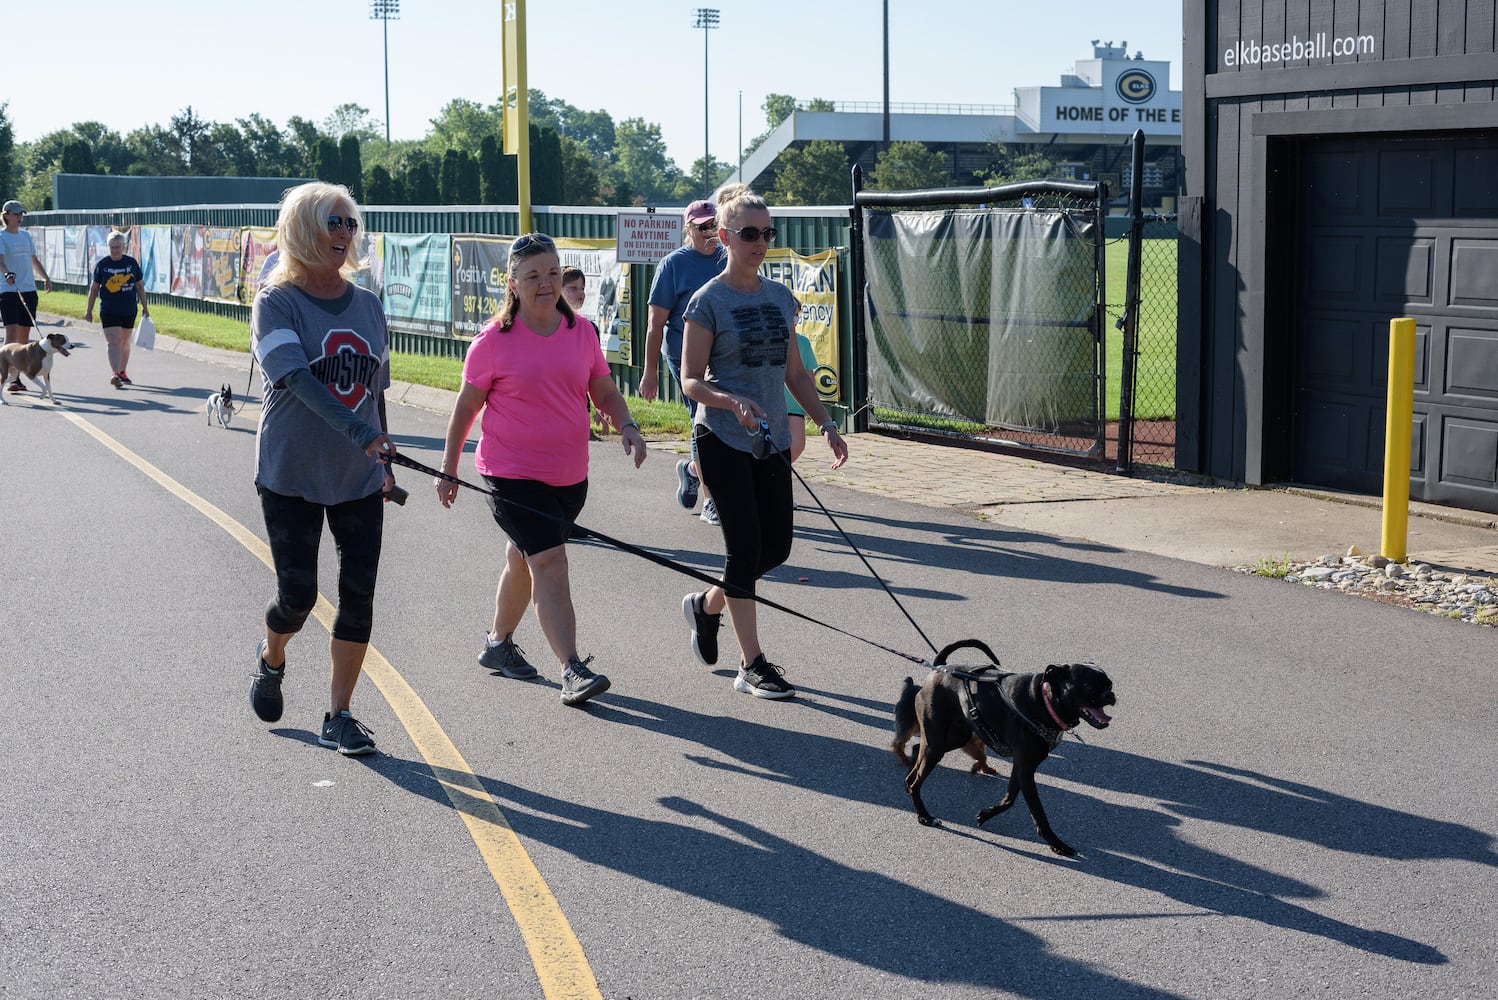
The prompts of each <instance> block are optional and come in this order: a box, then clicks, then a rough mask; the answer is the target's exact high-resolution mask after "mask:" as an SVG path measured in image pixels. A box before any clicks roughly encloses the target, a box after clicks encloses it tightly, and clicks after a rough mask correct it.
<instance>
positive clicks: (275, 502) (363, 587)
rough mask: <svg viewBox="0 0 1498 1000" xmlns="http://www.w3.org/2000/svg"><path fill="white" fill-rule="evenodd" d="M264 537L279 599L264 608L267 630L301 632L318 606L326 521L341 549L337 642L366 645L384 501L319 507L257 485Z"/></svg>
mask: <svg viewBox="0 0 1498 1000" xmlns="http://www.w3.org/2000/svg"><path fill="white" fill-rule="evenodd" d="M255 488H256V489H257V490H258V491H259V492H260V509H261V511H263V512H264V514H265V534H266V537H267V538H268V539H269V540H270V554H271V559H272V561H273V562H275V564H276V596H275V599H273V600H272V601H271V602H270V604H269V605H268V606H267V607H266V609H265V625H266V627H267V628H269V629H270V630H271V631H272V632H278V633H280V634H282V635H289V634H291V633H295V632H300V631H301V630H302V626H303V625H304V624H306V622H307V616H308V615H310V614H311V613H312V608H313V606H314V605H315V604H317V547H318V544H319V543H320V542H321V541H322V525H323V517H324V515H326V517H327V521H328V530H330V531H331V532H332V533H333V543H334V544H335V545H336V546H337V547H338V614H337V616H336V617H334V619H333V638H335V639H343V640H345V641H347V642H368V641H369V633H370V632H371V631H372V630H373V627H374V592H375V577H376V576H377V575H378V573H379V569H380V540H381V537H382V536H383V534H384V526H385V498H384V497H383V495H382V494H381V493H380V492H375V493H371V494H370V495H369V496H367V497H364V498H363V499H361V500H349V501H347V502H345V503H336V504H320V503H312V502H311V501H310V500H303V499H302V498H300V497H288V496H283V495H282V494H280V493H272V492H271V491H270V490H268V489H266V488H265V487H263V486H259V485H258V484H257V485H256V487H255Z"/></svg>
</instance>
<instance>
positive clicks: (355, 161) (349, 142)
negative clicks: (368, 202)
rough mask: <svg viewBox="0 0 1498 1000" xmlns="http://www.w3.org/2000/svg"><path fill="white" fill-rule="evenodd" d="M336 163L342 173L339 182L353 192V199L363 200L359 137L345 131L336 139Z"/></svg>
mask: <svg viewBox="0 0 1498 1000" xmlns="http://www.w3.org/2000/svg"><path fill="white" fill-rule="evenodd" d="M338 163H339V166H340V167H341V168H342V171H343V175H342V177H341V178H340V180H339V183H341V184H343V185H344V186H345V187H347V188H348V189H349V192H350V193H351V194H353V196H354V200H355V201H363V200H364V163H363V160H362V159H361V158H360V155H359V137H358V136H357V135H355V134H354V133H352V132H345V133H344V134H343V138H342V139H340V140H339V141H338Z"/></svg>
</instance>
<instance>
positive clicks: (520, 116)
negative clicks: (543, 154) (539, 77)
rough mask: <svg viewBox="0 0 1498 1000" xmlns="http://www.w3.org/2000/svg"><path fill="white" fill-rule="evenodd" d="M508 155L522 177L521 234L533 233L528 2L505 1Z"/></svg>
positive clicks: (520, 188) (505, 82)
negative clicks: (528, 74) (526, 14)
mask: <svg viewBox="0 0 1498 1000" xmlns="http://www.w3.org/2000/svg"><path fill="white" fill-rule="evenodd" d="M504 11H505V22H504V23H505V28H504V84H505V152H506V153H507V154H509V155H512V156H514V157H515V167H516V173H517V174H518V175H519V176H518V179H519V191H520V197H519V202H520V206H519V207H520V232H521V233H528V232H530V231H531V129H530V113H529V111H528V110H527V106H526V83H525V0H504Z"/></svg>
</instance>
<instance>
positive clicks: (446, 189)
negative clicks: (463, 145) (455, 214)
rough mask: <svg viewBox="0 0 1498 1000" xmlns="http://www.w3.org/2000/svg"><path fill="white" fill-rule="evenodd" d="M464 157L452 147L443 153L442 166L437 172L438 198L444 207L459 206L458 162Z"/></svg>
mask: <svg viewBox="0 0 1498 1000" xmlns="http://www.w3.org/2000/svg"><path fill="white" fill-rule="evenodd" d="M462 156H463V154H462V153H461V152H459V151H458V150H456V149H454V148H452V147H451V146H449V147H448V148H447V149H445V150H443V151H442V166H441V167H440V168H439V169H438V171H437V197H438V199H439V201H440V202H441V204H443V205H456V204H458V160H460V159H461V158H462Z"/></svg>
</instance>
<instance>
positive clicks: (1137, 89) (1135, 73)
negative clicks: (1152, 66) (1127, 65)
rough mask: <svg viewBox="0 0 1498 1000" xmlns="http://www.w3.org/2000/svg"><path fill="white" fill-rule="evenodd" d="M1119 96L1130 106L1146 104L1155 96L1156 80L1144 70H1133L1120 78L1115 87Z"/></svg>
mask: <svg viewBox="0 0 1498 1000" xmlns="http://www.w3.org/2000/svg"><path fill="white" fill-rule="evenodd" d="M1114 86H1115V87H1116V88H1117V90H1118V96H1119V97H1122V98H1123V99H1124V100H1125V101H1128V102H1129V103H1130V104H1144V103H1146V102H1147V101H1149V99H1150V98H1151V97H1154V96H1155V78H1154V77H1152V76H1150V75H1149V74H1148V73H1146V72H1145V71H1144V70H1142V69H1131V70H1129V71H1128V72H1127V73H1122V74H1120V75H1119V77H1118V82H1117V83H1116V84H1115V85H1114Z"/></svg>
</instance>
